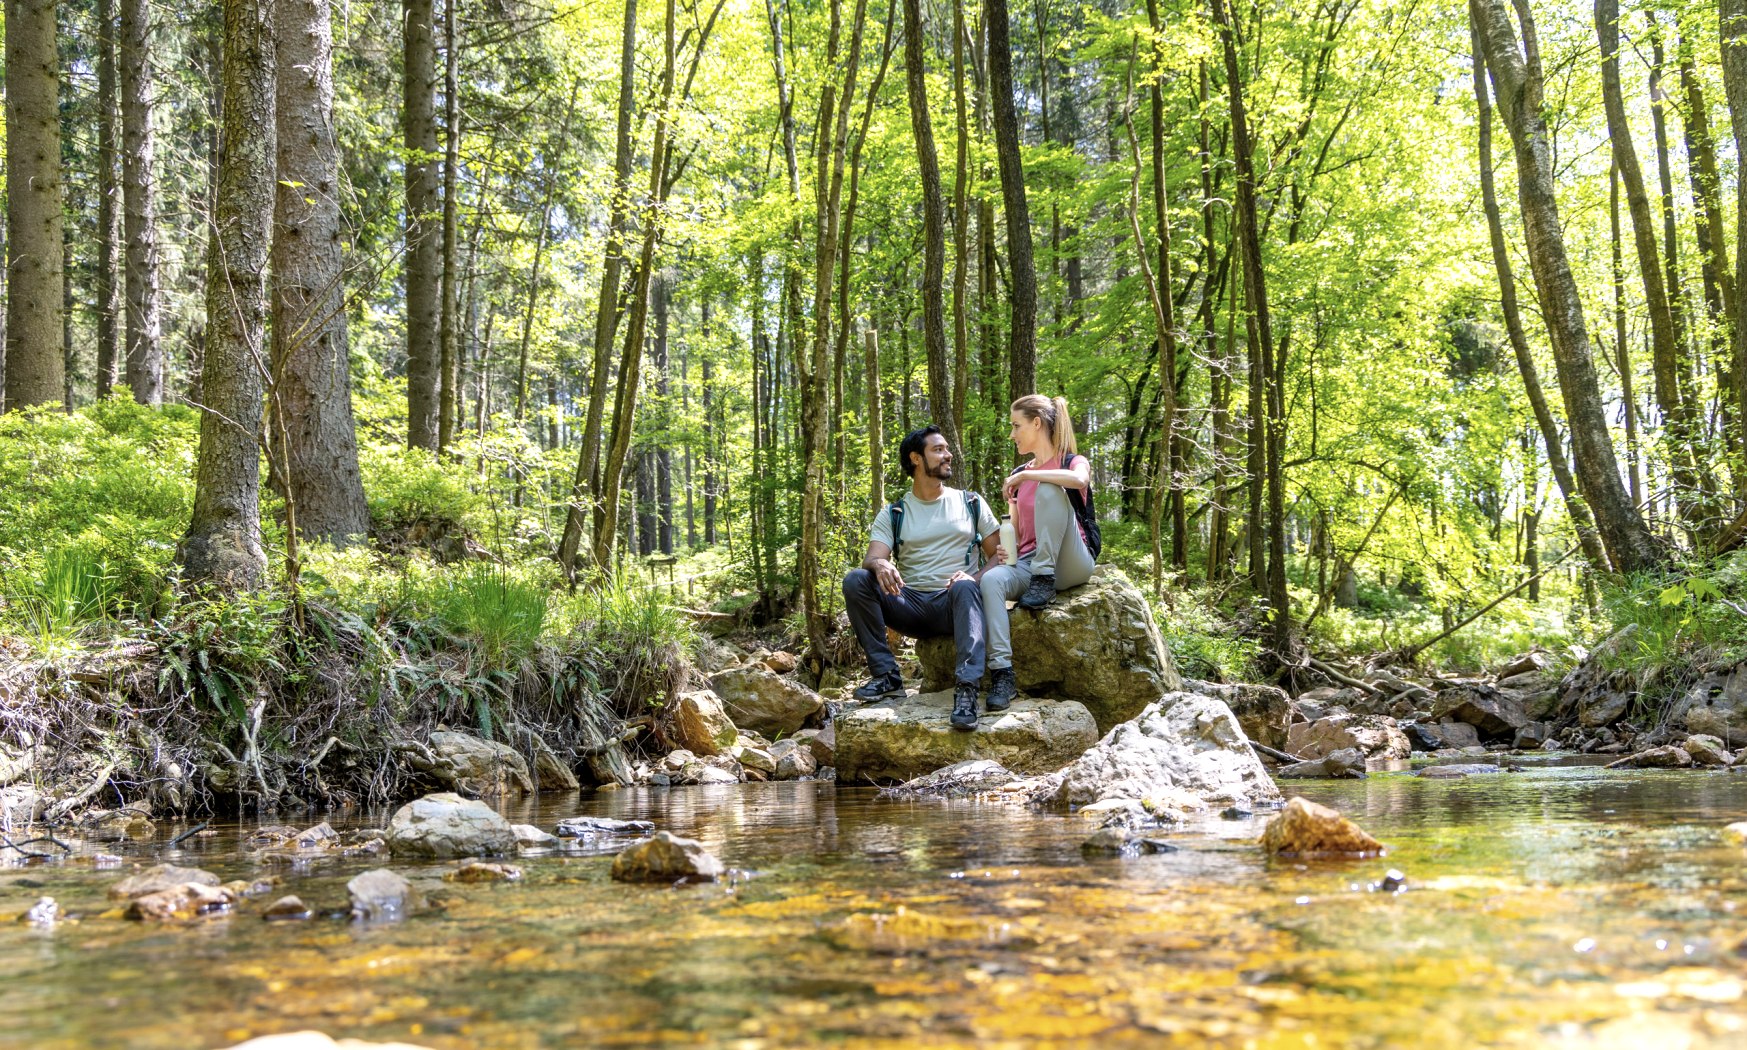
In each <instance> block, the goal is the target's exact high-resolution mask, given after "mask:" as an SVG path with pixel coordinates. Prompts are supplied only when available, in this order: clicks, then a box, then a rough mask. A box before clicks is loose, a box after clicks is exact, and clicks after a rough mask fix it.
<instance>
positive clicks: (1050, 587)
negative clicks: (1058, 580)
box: [1019, 572, 1055, 609]
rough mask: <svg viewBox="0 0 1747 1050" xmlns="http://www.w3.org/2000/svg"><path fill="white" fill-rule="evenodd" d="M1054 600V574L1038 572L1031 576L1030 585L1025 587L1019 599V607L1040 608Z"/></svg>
mask: <svg viewBox="0 0 1747 1050" xmlns="http://www.w3.org/2000/svg"><path fill="white" fill-rule="evenodd" d="M1053 601H1055V574H1054V573H1051V572H1046V573H1040V574H1039V575H1036V576H1033V577H1032V578H1031V586H1029V587H1027V588H1025V594H1024V595H1023V596H1021V597H1020V599H1019V607H1020V608H1021V609H1041V608H1043V607H1044V606H1046V605H1048V604H1049V603H1050V602H1053Z"/></svg>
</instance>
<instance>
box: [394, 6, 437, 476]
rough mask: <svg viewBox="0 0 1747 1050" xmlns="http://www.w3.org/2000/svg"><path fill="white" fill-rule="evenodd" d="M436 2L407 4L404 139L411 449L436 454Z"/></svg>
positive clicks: (403, 28) (403, 17) (403, 8)
mask: <svg viewBox="0 0 1747 1050" xmlns="http://www.w3.org/2000/svg"><path fill="white" fill-rule="evenodd" d="M434 19H435V5H434V4H433V2H432V0H402V3H401V32H402V34H403V38H402V44H403V47H404V51H403V54H404V56H405V57H404V64H403V69H402V76H403V80H402V83H401V89H402V99H401V132H402V135H403V136H404V141H405V147H406V161H405V163H406V217H405V223H406V255H405V257H404V260H403V262H402V267H403V268H404V270H405V273H406V407H407V444H408V445H409V446H411V447H412V448H424V449H431V450H433V451H434V450H435V449H436V448H437V434H438V427H437V410H438V407H439V399H438V389H437V384H438V378H439V377H438V373H439V371H440V370H441V367H442V348H441V347H440V346H439V345H438V335H439V331H438V329H439V325H438V315H439V313H440V310H441V303H442V294H441V281H442V272H441V271H442V247H443V226H442V221H443V220H442V199H441V185H442V181H441V176H440V174H439V172H438V170H437V166H438V163H439V161H440V158H441V156H442V155H441V154H440V153H439V152H438V147H437V104H436V82H437V34H436V26H435V24H434Z"/></svg>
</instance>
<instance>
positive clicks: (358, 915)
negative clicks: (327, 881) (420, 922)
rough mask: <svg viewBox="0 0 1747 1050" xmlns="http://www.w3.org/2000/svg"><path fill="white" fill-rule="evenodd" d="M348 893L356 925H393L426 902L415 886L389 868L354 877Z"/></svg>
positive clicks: (347, 884)
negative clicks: (372, 923) (366, 923)
mask: <svg viewBox="0 0 1747 1050" xmlns="http://www.w3.org/2000/svg"><path fill="white" fill-rule="evenodd" d="M346 893H347V895H348V896H350V897H351V899H352V919H353V920H354V921H357V922H391V921H393V920H395V919H400V918H403V917H404V916H406V915H407V914H409V913H411V912H413V911H415V910H417V908H418V907H419V906H420V905H421V904H423V903H424V901H423V898H422V897H420V895H419V892H418V891H417V890H415V889H413V885H412V883H410V882H408V881H406V878H405V877H404V876H402V875H400V874H398V873H396V872H392V871H389V870H388V869H387V868H376V869H374V870H371V871H367V872H364V873H363V874H362V875H358V876H356V877H354V878H353V879H352V881H350V882H348V883H346Z"/></svg>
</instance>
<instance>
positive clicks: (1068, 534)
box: [1031, 484, 1096, 591]
mask: <svg viewBox="0 0 1747 1050" xmlns="http://www.w3.org/2000/svg"><path fill="white" fill-rule="evenodd" d="M1036 507H1037V509H1036V514H1035V517H1034V519H1033V520H1034V521H1035V522H1036V523H1037V549H1036V550H1035V551H1033V552H1032V555H1031V571H1032V573H1033V574H1035V575H1038V576H1046V575H1048V576H1054V577H1055V588H1056V590H1058V591H1060V590H1066V589H1067V588H1069V587H1078V586H1079V585H1080V584H1082V583H1085V582H1086V581H1087V580H1089V579H1091V578H1092V570H1093V569H1094V568H1095V567H1096V563H1095V562H1093V560H1092V552H1091V551H1089V550H1087V549H1086V541H1085V539H1084V538H1083V537H1081V535H1080V526H1079V523H1078V522H1076V521H1075V520H1074V506H1073V504H1072V503H1070V502H1068V490H1067V489H1064V488H1062V487H1061V486H1060V485H1046V484H1040V485H1038V486H1037V504H1036Z"/></svg>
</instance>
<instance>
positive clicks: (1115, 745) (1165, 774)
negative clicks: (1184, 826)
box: [1034, 693, 1280, 808]
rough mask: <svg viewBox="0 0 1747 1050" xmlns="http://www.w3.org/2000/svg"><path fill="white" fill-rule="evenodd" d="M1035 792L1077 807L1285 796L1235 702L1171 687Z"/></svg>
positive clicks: (1253, 800) (1252, 801)
mask: <svg viewBox="0 0 1747 1050" xmlns="http://www.w3.org/2000/svg"><path fill="white" fill-rule="evenodd" d="M1034 797H1035V798H1037V799H1038V800H1039V801H1044V800H1056V801H1061V802H1066V803H1069V804H1072V805H1082V804H1085V803H1089V802H1104V801H1109V800H1112V799H1136V800H1149V799H1150V800H1152V801H1153V802H1154V803H1155V804H1161V805H1163V806H1165V807H1166V808H1186V803H1187V802H1188V801H1190V800H1192V799H1193V800H1199V801H1200V802H1201V803H1212V802H1237V803H1249V804H1252V805H1253V804H1255V803H1257V802H1265V801H1271V800H1273V799H1277V798H1279V797H1280V789H1279V788H1277V787H1275V786H1274V781H1273V779H1272V778H1270V777H1269V776H1268V771H1267V770H1266V769H1264V768H1263V767H1262V762H1261V759H1259V758H1257V757H1256V753H1255V751H1253V750H1252V749H1251V748H1250V745H1249V740H1248V739H1247V738H1246V737H1245V736H1244V731H1243V728H1242V727H1241V726H1239V725H1238V721H1237V716H1235V715H1233V714H1232V713H1231V708H1229V707H1227V706H1225V704H1224V703H1223V702H1221V701H1219V700H1215V699H1213V698H1212V697H1207V696H1199V695H1197V694H1195V693H1170V694H1167V695H1166V696H1164V697H1161V698H1160V699H1159V700H1158V702H1156V703H1153V704H1149V705H1148V706H1147V708H1146V710H1144V711H1142V712H1141V713H1140V715H1139V717H1137V718H1135V719H1134V720H1133V721H1131V722H1124V723H1123V724H1121V725H1119V726H1117V727H1116V728H1115V729H1112V730H1111V731H1110V732H1109V733H1106V734H1105V736H1104V739H1102V740H1100V741H1098V744H1097V746H1095V747H1093V748H1092V749H1091V750H1090V751H1087V752H1086V753H1085V754H1083V755H1081V756H1080V757H1079V758H1078V759H1076V760H1075V761H1074V763H1073V764H1072V765H1070V766H1068V767H1067V768H1066V769H1064V770H1062V771H1061V772H1060V773H1057V774H1054V775H1053V776H1049V777H1045V778H1043V780H1042V781H1041V782H1040V784H1039V787H1038V788H1037V790H1036V792H1035V794H1034Z"/></svg>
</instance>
